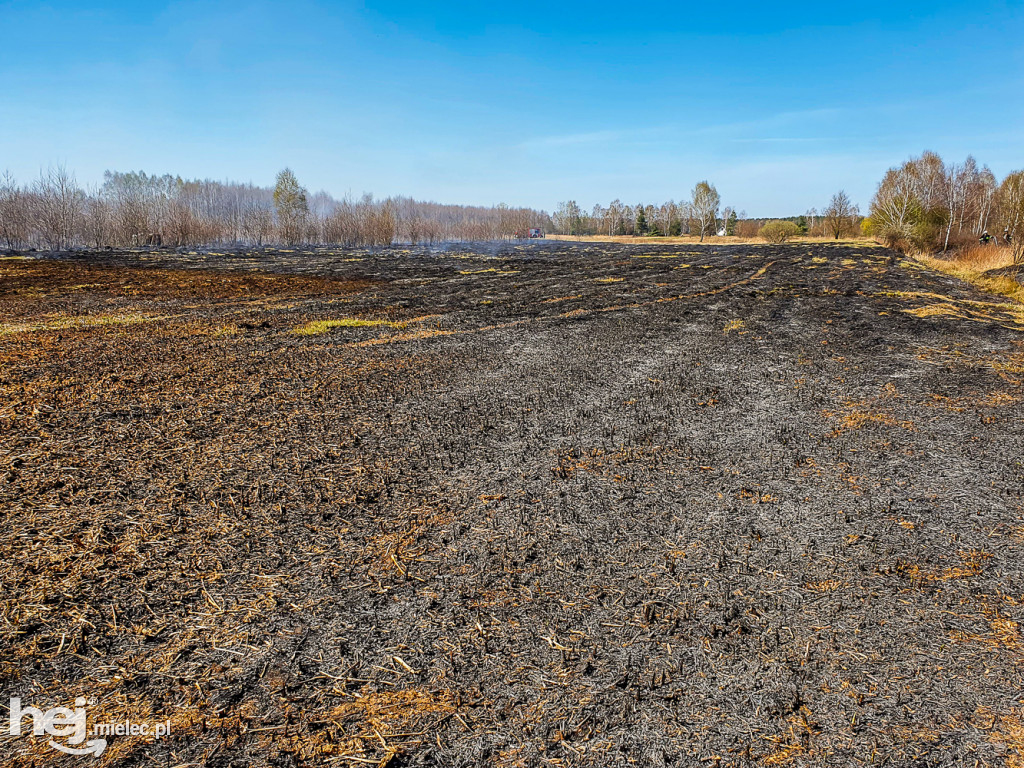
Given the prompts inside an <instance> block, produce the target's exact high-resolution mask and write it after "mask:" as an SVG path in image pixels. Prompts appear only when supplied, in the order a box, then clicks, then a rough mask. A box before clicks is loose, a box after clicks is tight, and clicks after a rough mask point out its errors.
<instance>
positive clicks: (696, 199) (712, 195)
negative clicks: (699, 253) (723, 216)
mask: <svg viewBox="0 0 1024 768" xmlns="http://www.w3.org/2000/svg"><path fill="white" fill-rule="evenodd" d="M721 203H722V198H721V196H720V195H719V194H718V190H717V189H715V186H714V184H709V183H708V182H707V181H701V182H698V183H697V186H695V187H694V188H693V192H692V193H691V195H690V211H691V216H692V217H693V220H694V223H695V224H696V229H697V231H698V233H699V234H700V240H701V242H704V236H705V235H713V234H714V233H715V232H716V231H717V229H718V207H719V205H721Z"/></svg>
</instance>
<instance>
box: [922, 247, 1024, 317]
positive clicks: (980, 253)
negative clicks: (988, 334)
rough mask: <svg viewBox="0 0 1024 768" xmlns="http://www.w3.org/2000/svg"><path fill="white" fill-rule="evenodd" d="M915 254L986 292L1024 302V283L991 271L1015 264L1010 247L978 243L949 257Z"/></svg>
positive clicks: (928, 263)
mask: <svg viewBox="0 0 1024 768" xmlns="http://www.w3.org/2000/svg"><path fill="white" fill-rule="evenodd" d="M914 258H915V259H916V260H917V261H918V262H919V263H921V264H923V265H924V266H926V267H928V268H929V269H934V270H935V271H937V272H942V273H944V274H947V275H951V276H953V277H955V278H958V279H960V280H963V281H964V282H967V283H970V284H971V285H973V286H975V287H976V288H979V289H981V290H982V291H985V292H986V293H993V294H996V295H997V296H1005V297H1007V298H1009V299H1012V300H1013V301H1015V302H1019V303H1022V304H1024V286H1022V285H1021V284H1020V283H1018V282H1017V281H1016V280H1015V279H1013V278H1012V277H1010V276H1008V275H990V274H988V273H989V272H992V271H993V270H997V269H1005V268H1007V267H1012V266H1013V265H1014V261H1013V253H1012V251H1011V250H1010V249H1009V248H1001V247H996V246H975V247H972V248H965V249H964V250H962V251H960V252H958V253H957V254H956V255H954V256H953V257H952V258H948V259H943V258H936V257H934V256H916V257H914Z"/></svg>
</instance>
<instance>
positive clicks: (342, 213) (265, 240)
mask: <svg viewBox="0 0 1024 768" xmlns="http://www.w3.org/2000/svg"><path fill="white" fill-rule="evenodd" d="M531 228H536V229H539V230H540V231H542V232H544V233H550V234H562V235H570V236H572V235H577V236H585V235H600V236H604V235H607V236H615V235H619V236H647V237H658V236H678V235H693V236H698V237H699V238H700V239H701V240H703V239H704V238H705V237H709V236H739V237H742V238H753V237H762V238H764V239H766V240H769V241H770V242H783V241H785V240H786V239H788V238H790V237H794V236H797V235H811V236H819V237H831V238H834V239H839V238H841V237H849V236H852V235H864V236H870V237H874V238H876V239H878V240H879V241H881V242H882V243H884V244H885V245H887V246H890V247H893V248H898V249H901V250H905V251H909V250H916V251H922V252H937V251H942V250H948V249H951V248H954V249H955V248H962V247H963V246H965V245H967V244H971V243H974V242H977V240H978V239H979V238H983V236H984V233H986V232H991V234H992V236H993V240H994V241H998V242H1002V243H1004V244H1006V245H1009V246H1011V247H1012V248H1013V250H1014V255H1015V257H1016V258H1017V260H1018V261H1024V249H1022V247H1024V171H1014V172H1013V173H1010V174H1008V175H1007V176H1006V177H1005V178H1004V179H1003V180H1002V181H999V180H998V179H997V178H996V177H995V174H993V173H992V171H991V170H990V169H989V168H988V167H987V166H979V165H978V163H977V161H976V160H975V159H974V158H973V157H970V156H969V157H968V158H967V159H966V160H965V161H964V162H963V163H959V164H957V163H953V164H947V163H945V162H944V161H943V160H942V158H941V157H939V155H937V154H936V153H934V152H924V153H923V154H922V155H921V156H920V157H917V158H911V159H910V160H908V161H906V162H905V163H902V164H901V165H898V166H894V167H893V168H890V169H889V171H887V172H886V174H885V176H884V177H883V179H882V180H881V182H879V185H878V188H877V190H876V192H875V195H874V196H873V198H872V200H871V203H870V206H869V210H868V214H867V216H861V213H860V209H859V208H858V206H857V205H855V204H854V203H853V202H852V201H851V200H850V198H849V197H848V196H847V195H846V193H845V192H843V191H842V190H840V191H839V192H837V193H836V194H835V195H834V196H833V197H832V199H831V200H830V201H829V202H828V204H827V205H826V206H825V207H823V209H822V210H821V212H820V213H819V212H818V211H817V210H816V209H814V208H812V209H810V210H809V211H807V212H806V213H805V214H802V215H800V216H793V217H788V218H786V219H781V220H779V219H777V220H767V219H753V218H747V216H746V213H745V212H743V211H736V210H735V209H734V208H733V207H731V206H724V207H723V206H722V200H721V195H720V194H719V192H718V190H717V189H716V187H715V185H714V184H712V183H711V182H709V181H707V180H705V181H701V182H698V183H697V184H696V185H695V186H694V188H693V189H692V190H691V192H690V194H689V196H688V198H687V199H685V200H682V201H680V202H676V201H673V200H669V201H668V202H666V203H662V204H660V205H649V204H647V205H645V204H637V205H635V206H631V205H628V204H624V203H622V202H621V201H620V200H613V201H612V202H611V203H609V204H608V205H607V206H604V205H601V204H597V205H595V206H594V207H593V208H592V209H591V210H590V211H589V212H588V211H585V210H583V209H582V208H581V206H579V205H578V204H577V203H576V201H575V200H569V201H566V202H563V203H560V204H559V205H558V207H557V208H556V210H555V211H554V213H553V214H551V215H548V213H546V212H545V211H542V210H536V209H532V208H524V207H519V208H513V207H509V206H507V205H504V204H501V205H495V206H491V207H485V206H472V205H451V204H442V203H434V202H424V201H418V200H414V199H412V198H409V197H390V198H387V199H383V200H377V199H375V198H374V197H373V196H372V195H368V194H366V195H363V196H362V197H360V198H358V199H355V198H352V197H345V198H343V199H341V200H338V199H336V198H334V197H332V196H331V195H330V194H328V193H327V192H324V191H320V192H316V193H313V194H310V193H309V191H308V190H307V189H305V188H304V187H303V186H302V185H301V184H300V183H299V181H298V179H297V178H296V176H295V174H294V173H293V172H292V171H291V170H290V169H287V168H285V169H284V170H282V171H281V172H280V173H278V175H277V178H276V183H275V185H274V186H273V187H259V186H256V185H253V184H239V183H235V182H220V181H211V180H188V179H182V178H181V177H179V176H171V175H169V174H168V175H163V176H157V175H148V174H146V173H144V172H141V171H140V172H128V173H123V172H116V171H107V172H106V173H105V174H104V181H103V184H102V185H100V186H99V187H97V188H94V189H91V190H85V189H82V188H81V187H80V186H79V185H78V184H77V182H76V180H75V177H74V175H73V174H72V173H70V172H68V171H67V170H66V169H65V168H63V167H58V168H51V169H49V170H47V171H43V172H41V173H40V176H39V178H38V179H36V180H35V181H34V182H32V183H31V184H26V185H22V184H19V183H18V182H17V181H16V180H15V179H14V178H12V177H11V175H10V174H5V175H4V176H3V177H0V247H4V248H7V249H9V250H18V249H25V248H45V249H49V250H65V249H69V248H76V247H87V248H104V247H129V246H145V245H156V244H160V245H164V246H174V247H198V246H204V245H210V246H216V245H224V244H231V245H236V244H237V245H256V246H262V245H270V244H289V245H294V244H299V243H302V244H309V245H348V246H375V245H387V244H390V243H393V242H396V241H399V242H406V243H413V244H417V243H439V242H446V241H459V240H462V241H480V240H502V239H513V238H519V237H525V236H527V233H528V232H529V230H530V229H531Z"/></svg>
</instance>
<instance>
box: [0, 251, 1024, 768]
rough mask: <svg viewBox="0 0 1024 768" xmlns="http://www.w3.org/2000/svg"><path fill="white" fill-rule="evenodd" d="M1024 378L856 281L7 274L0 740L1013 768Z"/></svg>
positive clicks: (916, 307) (1016, 753) (241, 760)
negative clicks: (31, 723) (23, 716)
mask: <svg viewBox="0 0 1024 768" xmlns="http://www.w3.org/2000/svg"><path fill="white" fill-rule="evenodd" d="M1022 381H1024V310H1022V309H1021V308H1020V306H1019V305H1012V304H1008V303H1004V300H1002V299H999V298H998V297H994V296H991V295H986V294H982V293H978V292H977V291H975V290H974V289H972V288H970V287H968V286H965V285H964V284H961V283H958V282H956V281H955V280H953V279H952V278H950V277H947V276H944V275H941V274H936V273H932V272H928V271H926V270H924V269H922V268H921V267H919V266H917V265H916V264H915V263H913V262H907V261H904V260H903V258H902V257H900V256H898V255H896V254H894V253H892V252H889V251H886V250H883V249H880V248H874V247H869V246H868V245H867V244H864V245H862V246H851V245H818V244H815V245H807V244H795V245H786V246H734V247H720V246H708V247H696V246H690V245H685V246H655V245H648V244H640V245H632V246H631V245H622V244H608V243H605V244H601V243H581V244H576V243H567V242H545V243H532V244H524V245H518V246H511V245H510V246H504V247H495V248H493V249H486V248H480V249H474V248H472V247H469V246H461V247H452V248H450V249H448V250H443V251H427V250H424V249H411V250H410V249H403V248H398V247H396V248H391V249H385V250H378V251H376V252H368V251H366V252H364V251H345V252H338V251H326V250H317V251H311V252H303V251H301V250H294V251H269V250H268V251H261V252H258V253H228V254H223V253H218V254H192V255H187V254H181V255H175V254H173V253H155V254H147V253H107V254H102V255H92V256H87V257H81V256H79V257H75V258H70V257H69V258H66V259H63V260H50V261H43V260H24V259H8V260H0V514H2V520H3V526H2V529H0V587H2V595H0V647H2V649H3V655H2V665H0V678H2V688H0V701H3V702H4V703H5V705H6V701H7V698H8V697H10V696H20V697H21V698H22V702H23V706H28V705H30V704H31V705H33V706H36V707H40V708H49V707H55V706H58V705H64V706H71V705H72V704H71V702H72V701H73V700H74V699H75V697H77V696H81V697H84V698H87V699H88V702H89V709H88V715H89V718H90V722H92V721H97V722H117V721H123V720H126V719H130V720H132V721H134V722H165V721H170V722H171V726H172V727H171V735H170V737H169V738H165V739H162V740H160V741H158V742H155V741H154V740H153V739H152V738H151V737H145V736H114V737H112V738H110V739H109V744H108V746H107V747H106V749H105V751H103V752H102V754H101V755H100V757H99V758H98V759H93V758H91V757H90V758H83V757H76V756H71V755H66V754H63V753H61V752H59V751H57V750H55V749H54V748H53V747H51V746H49V745H48V743H47V740H46V738H45V737H32V736H30V735H25V736H21V737H17V738H15V737H11V738H6V737H5V738H4V740H3V749H4V756H3V763H4V765H10V766H19V767H25V766H40V767H42V766H72V765H85V764H88V765H102V766H140V767H141V766H164V767H166V768H171V767H175V768H184V766H219V767H222V768H227V767H228V766H231V767H232V768H243V767H244V766H282V767H283V766H319V765H333V766H390V767H391V768H395V767H396V766H420V765H423V766H445V767H446V768H447V767H451V766H455V767H457V766H475V765H491V766H627V765H629V766H666V765H670V766H770V765H774V766H789V765H792V766H811V765H814V766H818V765H828V766H850V765H873V766H881V765H888V766H911V765H912V766H920V767H922V768H923V767H925V766H975V765H977V766H997V765H998V766H1004V765H1005V766H1018V767H1019V766H1022V765H1024V701H1022V691H1024V635H1022V633H1021V626H1020V624H1019V622H1022V621H1024V507H1022V504H1024V500H1022V499H1024V497H1022V487H1024V485H1022V481H1024V467H1022V463H1021V462H1022V460H1024V421H1022V418H1021V417H1022V415H1024V403H1022V398H1024V387H1022ZM0 716H2V714H0Z"/></svg>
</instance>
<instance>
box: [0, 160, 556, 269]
mask: <svg viewBox="0 0 1024 768" xmlns="http://www.w3.org/2000/svg"><path fill="white" fill-rule="evenodd" d="M531 227H538V228H541V229H544V230H546V231H551V223H550V217H549V216H548V215H547V214H546V213H545V212H543V211H537V210H533V209H530V208H512V207H509V206H507V205H496V206H491V207H485V206H474V205H449V204H442V203H435V202H425V201H419V200H414V199H412V198H410V197H390V198H387V199H384V200H377V199H374V197H373V196H372V195H369V194H364V195H363V196H362V197H360V198H356V199H354V198H351V197H345V198H343V199H341V200H337V199H335V198H334V197H332V196H331V195H330V194H329V193H327V192H324V191H321V192H316V193H313V194H310V193H309V191H308V190H306V189H305V188H304V187H303V186H302V185H301V184H300V183H299V181H298V179H297V178H296V176H295V174H294V173H293V172H292V171H291V170H290V169H287V168H285V169H284V170H282V171H281V172H280V173H279V174H278V175H277V179H276V183H275V185H274V187H259V186H256V185H253V184H239V183H235V182H221V181H211V180H189V179H182V178H181V177H179V176H171V175H169V174H167V175H163V176H157V175H148V174H146V173H144V172H141V171H139V172H128V173H122V172H117V171H107V172H106V173H105V174H104V180H103V184H102V185H100V186H99V187H98V188H96V189H92V190H85V189H82V188H81V187H80V186H79V185H78V184H77V182H76V181H75V177H74V174H72V173H70V172H69V171H68V170H67V169H65V168H63V167H57V168H50V169H48V170H46V171H43V172H42V173H40V176H39V178H38V179H36V180H35V181H34V182H33V183H31V184H27V185H21V184H18V183H17V181H16V180H15V179H14V178H13V177H12V176H11V175H10V174H5V175H4V176H3V177H0V247H4V248H7V249H9V250H18V249H25V248H45V249H48V250H66V249H69V248H75V247H87V248H104V247H130V246H136V245H157V244H159V245H164V246H175V247H197V246H204V245H224V244H245V245H256V246H262V245H268V244H288V245H295V244H299V243H302V244H309V245H348V246H374V245H387V244H390V243H393V242H395V241H402V242H407V243H413V244H416V243H439V242H445V241H452V240H499V239H508V238H512V237H515V236H516V235H518V234H521V233H524V232H528V231H529V229H530V228H531Z"/></svg>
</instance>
